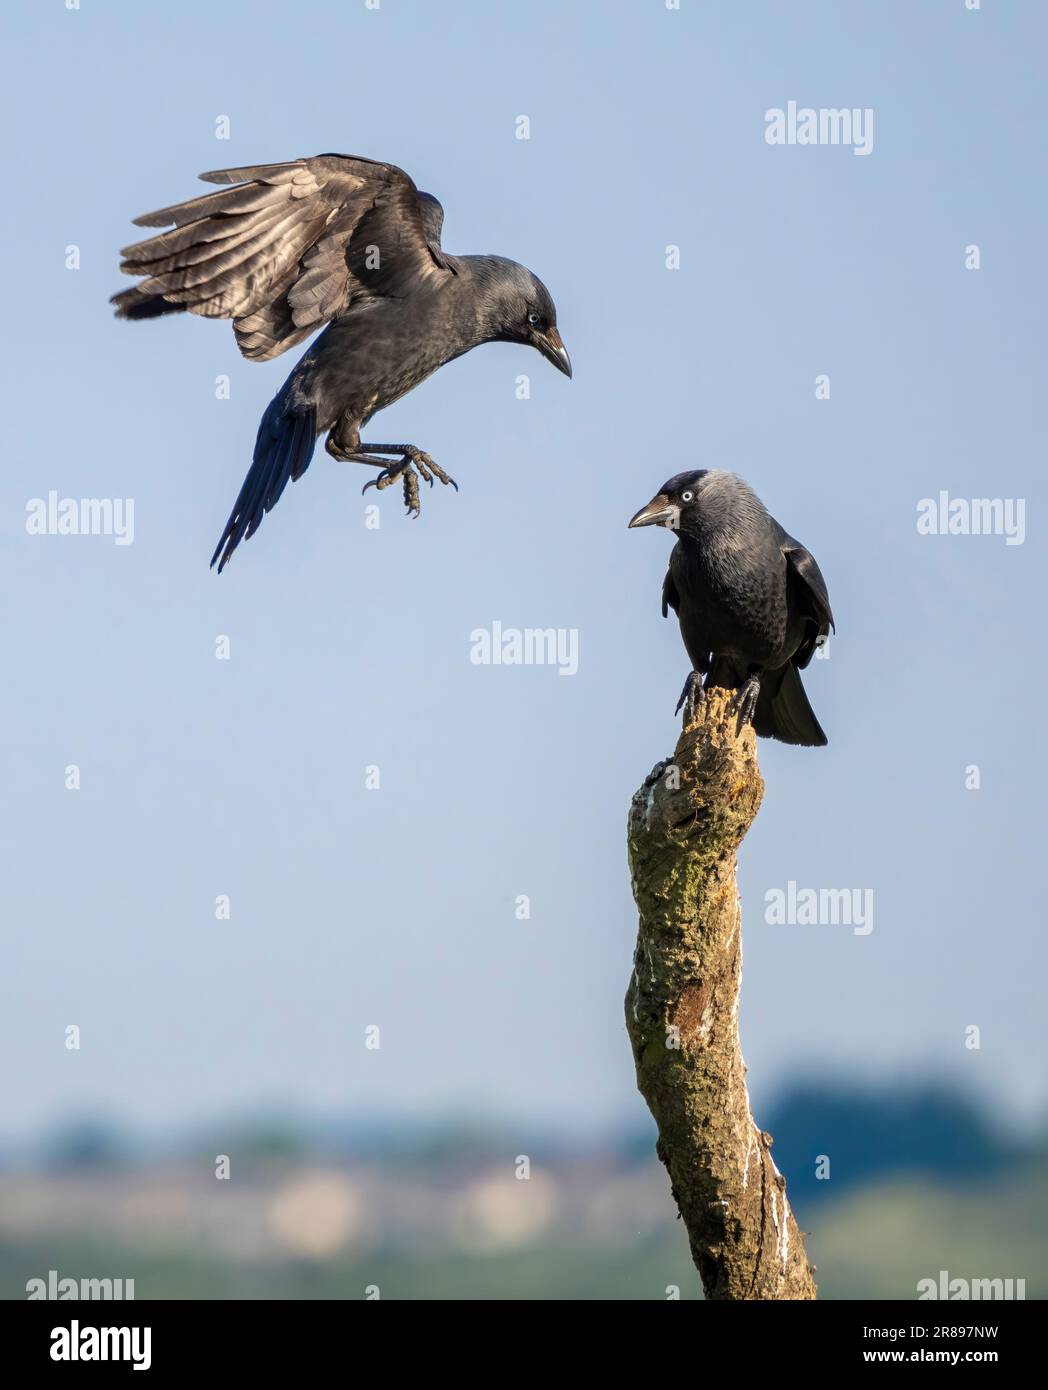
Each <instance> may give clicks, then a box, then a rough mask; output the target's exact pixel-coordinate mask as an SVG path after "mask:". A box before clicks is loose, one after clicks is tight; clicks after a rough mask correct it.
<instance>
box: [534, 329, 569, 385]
mask: <svg viewBox="0 0 1048 1390" xmlns="http://www.w3.org/2000/svg"><path fill="white" fill-rule="evenodd" d="M533 341H534V344H535V346H536V347H537V348H538V350H539V352H541V353H542V355H543V357H544V358H545V359H546V361H547V362H552V363H553V365H554V366H555V367H556V369H557V371H558V372H563V373H564V375H565V376H571V358H570V357H569V356H568V350H567V348H566V347H565V346H564V339H563V338H562V337H561V336H560V334H559V333H558V332H557V330H556V329H555V328H551V329H550V330H549V332H548V333H536V334H535V337H534V340H533Z"/></svg>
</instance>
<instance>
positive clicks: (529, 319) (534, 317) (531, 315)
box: [528, 314, 542, 323]
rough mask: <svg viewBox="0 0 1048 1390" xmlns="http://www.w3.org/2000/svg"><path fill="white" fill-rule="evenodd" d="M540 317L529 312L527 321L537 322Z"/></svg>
mask: <svg viewBox="0 0 1048 1390" xmlns="http://www.w3.org/2000/svg"><path fill="white" fill-rule="evenodd" d="M541 317H542V316H541V315H540V314H529V315H528V323H539V322H541Z"/></svg>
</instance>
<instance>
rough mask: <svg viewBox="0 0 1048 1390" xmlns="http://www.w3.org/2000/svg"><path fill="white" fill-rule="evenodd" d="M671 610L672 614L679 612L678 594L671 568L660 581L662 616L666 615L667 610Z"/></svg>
mask: <svg viewBox="0 0 1048 1390" xmlns="http://www.w3.org/2000/svg"><path fill="white" fill-rule="evenodd" d="M670 608H672V609H673V611H674V613H679V612H680V594H678V592H677V585H676V583H675V582H674V579H673V569H672V566H671V567H670V569H668V570H667V571H666V578H665V579H664V580H663V581H662V616H663V617H664V618H665V617H666V616H667V615H668V609H670Z"/></svg>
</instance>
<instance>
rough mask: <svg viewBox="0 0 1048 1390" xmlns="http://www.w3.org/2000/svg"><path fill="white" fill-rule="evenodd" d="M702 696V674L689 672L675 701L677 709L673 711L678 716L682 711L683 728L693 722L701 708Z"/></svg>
mask: <svg viewBox="0 0 1048 1390" xmlns="http://www.w3.org/2000/svg"><path fill="white" fill-rule="evenodd" d="M704 694H705V692H704V690H703V687H702V672H701V671H689V672H688V679H687V680H686V681H685V682H684V689H683V690H682V691H681V693H680V699H679V700H678V701H677V708H676V709H675V710H674V711H673V713H674V714H680V712H681V710H682V709H683V710H684V724H685V727H687V725H688V724H693V723H694V722H695V716H696V715H697V714H698V712H699V710H700V709H701V708H702V701H703V696H704Z"/></svg>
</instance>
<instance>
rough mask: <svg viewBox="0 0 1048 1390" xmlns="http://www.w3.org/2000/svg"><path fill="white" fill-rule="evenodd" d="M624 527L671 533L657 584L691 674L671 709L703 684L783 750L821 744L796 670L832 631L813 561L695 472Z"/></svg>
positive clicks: (714, 473) (746, 497)
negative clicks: (731, 701) (728, 697)
mask: <svg viewBox="0 0 1048 1390" xmlns="http://www.w3.org/2000/svg"><path fill="white" fill-rule="evenodd" d="M630 526H666V527H669V528H670V529H671V530H673V531H675V532H676V533H677V544H676V545H675V546H674V547H673V551H672V553H671V555H670V566H669V570H668V572H667V574H666V578H665V581H664V582H663V585H662V616H663V617H665V616H666V612H667V608H672V609H673V611H674V612H675V613H676V614H677V617H678V618H679V620H680V630H681V636H682V637H683V638H684V646H685V648H686V649H687V653H688V656H689V657H690V658H691V664H692V671H691V674H690V675H689V676H688V679H687V680H686V681H685V683H684V690H683V691H682V693H681V697H680V700H679V701H678V702H677V709H678V710H679V709H680V708H681V705H683V704H685V702H687V704H688V714H691V713H692V712H693V710H694V707H695V705H696V704H697V703H698V702H699V701H700V700H701V699H702V691H703V684H702V680H703V677H704V676H705V677H706V686H707V687H713V686H723V687H726V688H727V689H729V690H735V691H737V692H738V694H737V695H736V708H737V710H738V715H739V727H740V728H741V727H742V725H743V724H744V723H745V722H746V721H747V720H752V723H753V727H754V729H755V730H756V731H757V733H758V734H762V735H763V736H764V737H766V738H777V739H780V740H781V741H782V742H783V743H799V744H804V745H808V746H811V745H817V744H824V743H825V742H826V735H825V734H824V733H823V731H822V729H821V728H820V727H819V721H818V720H817V719H816V718H815V715H814V713H813V711H812V708H811V705H809V704H808V697H807V696H806V695H805V693H804V687H803V685H801V678H800V675H799V672H801V671H803V670H804V668H805V667H806V666H807V664H808V662H809V661H810V660H811V658H812V653H813V652H814V651H815V650H816V648H817V647H821V646H822V645H823V643H824V642H825V641H826V639H827V637H828V636H829V631H830V628H831V627H833V614H832V613H831V612H830V599H829V595H828V593H827V592H826V582H825V580H824V579H823V577H822V573H821V571H820V569H819V567H818V565H817V564H816V563H815V560H814V559H813V558H812V556H811V555H810V554H809V553H808V551H807V550H805V548H804V546H803V545H801V544H800V542H799V541H795V540H794V539H793V537H792V536H789V535H787V534H786V532H785V531H784V530H783V529H782V527H781V526H780V525H779V523H778V522H777V521H776V520H775V518H774V517H772V516H769V515H768V513H767V511H766V510H765V508H764V505H763V503H762V502H761V500H760V498H759V497H758V496H757V494H756V493H755V492H754V491H753V489H752V488H750V487H749V486H748V485H747V484H746V483H744V482H743V480H742V479H741V478H739V477H737V476H736V475H735V474H734V473H725V472H722V471H720V470H719V469H708V470H707V469H700V470H698V471H697V472H692V473H678V474H677V476H676V477H675V478H671V479H670V480H669V482H667V483H663V485H662V487H661V488H660V489H659V492H658V493H657V495H656V496H655V497H653V498H652V499H651V501H650V502H649V503H648V505H647V506H646V507H642V508H641V510H640V511H639V512H638V513H637V515H636V516H635V517H634V518H633V520H632V521H631V522H630Z"/></svg>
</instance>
